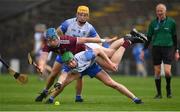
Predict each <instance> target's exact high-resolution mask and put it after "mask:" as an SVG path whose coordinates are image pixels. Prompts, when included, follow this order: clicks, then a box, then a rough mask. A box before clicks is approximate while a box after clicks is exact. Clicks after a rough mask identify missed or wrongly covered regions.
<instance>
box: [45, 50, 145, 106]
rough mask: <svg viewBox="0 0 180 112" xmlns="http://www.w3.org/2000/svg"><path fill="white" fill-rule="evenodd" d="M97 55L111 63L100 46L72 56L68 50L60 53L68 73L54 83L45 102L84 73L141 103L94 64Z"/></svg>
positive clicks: (52, 98)
mask: <svg viewBox="0 0 180 112" xmlns="http://www.w3.org/2000/svg"><path fill="white" fill-rule="evenodd" d="M123 47H124V46H123ZM124 49H125V48H124ZM97 56H99V57H101V58H103V59H104V60H105V61H106V62H107V63H108V64H109V66H111V65H112V62H111V60H110V59H109V58H108V57H107V55H106V54H105V53H104V51H103V50H101V49H100V48H95V49H90V50H87V51H82V52H79V53H77V54H75V56H73V54H72V53H71V52H69V51H68V52H65V53H64V54H63V55H62V60H63V62H64V63H65V64H66V65H67V66H68V67H69V68H68V69H64V71H66V72H68V73H69V74H68V75H67V78H66V79H65V80H64V82H63V83H62V84H60V83H56V85H55V91H54V92H53V93H52V94H51V96H50V98H49V99H48V100H47V102H46V103H53V101H54V98H55V97H56V96H57V95H58V94H59V93H60V92H62V90H63V89H64V87H65V86H67V85H68V84H70V83H71V82H72V81H73V80H75V79H77V78H79V77H82V76H84V75H89V76H90V77H91V78H93V77H95V78H97V79H98V80H100V81H101V82H103V83H104V84H105V85H106V86H109V87H112V88H113V89H116V90H117V91H119V92H120V93H122V94H124V95H125V96H127V97H128V98H130V99H132V101H134V102H135V103H136V104H141V103H143V102H142V101H141V99H139V98H137V97H136V96H135V95H134V94H133V93H132V92H130V91H129V90H128V89H127V88H126V87H125V86H123V85H122V84H120V83H118V82H116V81H114V80H113V79H112V78H111V77H110V76H109V75H108V73H106V72H105V71H104V70H103V69H101V67H100V66H99V65H98V64H96V62H95V58H96V57H97ZM74 73H75V74H74Z"/></svg>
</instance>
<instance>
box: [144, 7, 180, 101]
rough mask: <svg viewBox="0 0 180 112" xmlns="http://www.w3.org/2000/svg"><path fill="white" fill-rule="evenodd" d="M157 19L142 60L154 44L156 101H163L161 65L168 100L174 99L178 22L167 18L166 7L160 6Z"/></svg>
mask: <svg viewBox="0 0 180 112" xmlns="http://www.w3.org/2000/svg"><path fill="white" fill-rule="evenodd" d="M156 16H157V17H156V18H155V19H154V20H152V21H151V23H150V25H149V28H148V32H147V37H148V42H147V43H146V44H145V45H144V49H143V50H142V52H141V58H142V59H144V50H145V49H147V48H148V46H149V44H150V42H151V41H152V42H151V43H152V46H153V47H152V58H153V65H154V76H155V85H156V90H157V94H156V95H155V97H154V98H155V99H161V98H162V93H161V75H160V72H161V63H162V62H163V63H164V70H165V71H164V72H165V78H166V92H167V94H166V95H167V98H171V97H172V92H171V63H172V60H173V58H174V57H175V60H178V59H179V50H178V47H177V34H176V22H175V20H174V19H172V18H170V17H167V16H166V6H165V5H164V4H158V5H157V6H156Z"/></svg>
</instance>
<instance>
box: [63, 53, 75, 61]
mask: <svg viewBox="0 0 180 112" xmlns="http://www.w3.org/2000/svg"><path fill="white" fill-rule="evenodd" d="M73 57H74V55H73V54H72V52H70V51H67V52H65V53H64V54H63V55H62V61H63V62H68V61H70V60H71V59H73Z"/></svg>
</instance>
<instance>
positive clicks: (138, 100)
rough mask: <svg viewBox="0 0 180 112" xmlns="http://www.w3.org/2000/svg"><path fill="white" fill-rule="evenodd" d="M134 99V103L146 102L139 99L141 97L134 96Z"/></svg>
mask: <svg viewBox="0 0 180 112" xmlns="http://www.w3.org/2000/svg"><path fill="white" fill-rule="evenodd" d="M133 101H134V103H136V104H142V103H144V102H142V100H141V99H139V98H134V99H133Z"/></svg>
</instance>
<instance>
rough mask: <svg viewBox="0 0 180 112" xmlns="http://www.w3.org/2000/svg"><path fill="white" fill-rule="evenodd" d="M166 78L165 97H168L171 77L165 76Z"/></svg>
mask: <svg viewBox="0 0 180 112" xmlns="http://www.w3.org/2000/svg"><path fill="white" fill-rule="evenodd" d="M165 78H166V92H167V95H170V94H171V76H167V75H166V76H165Z"/></svg>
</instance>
